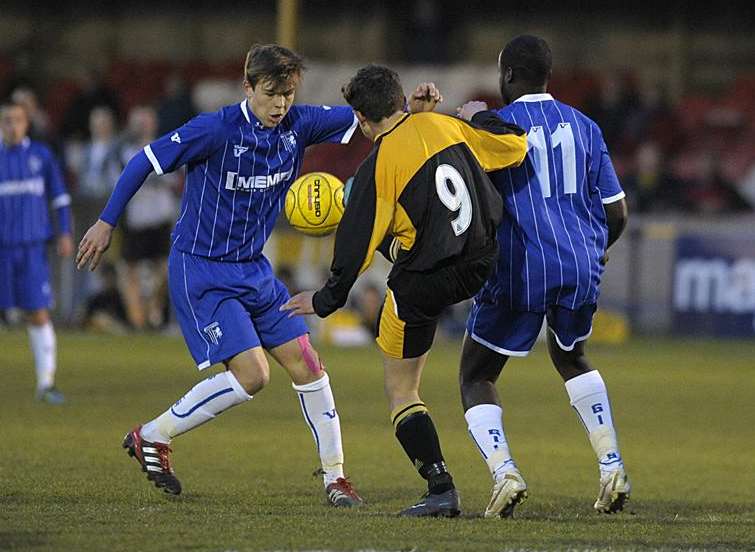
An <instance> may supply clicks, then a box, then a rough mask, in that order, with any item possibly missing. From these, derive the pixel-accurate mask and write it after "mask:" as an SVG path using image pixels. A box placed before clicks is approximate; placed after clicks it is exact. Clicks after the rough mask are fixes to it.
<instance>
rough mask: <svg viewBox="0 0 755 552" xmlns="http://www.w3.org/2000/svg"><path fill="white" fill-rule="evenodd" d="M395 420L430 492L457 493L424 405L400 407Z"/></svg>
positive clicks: (397, 433)
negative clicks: (454, 490) (451, 491)
mask: <svg viewBox="0 0 755 552" xmlns="http://www.w3.org/2000/svg"><path fill="white" fill-rule="evenodd" d="M391 420H392V421H393V427H394V428H395V429H396V438H397V439H398V440H399V443H401V446H402V447H403V448H404V451H405V452H406V455H407V456H408V457H409V460H410V461H411V463H412V464H414V467H415V468H417V471H418V472H419V474H420V475H421V476H422V477H423V478H424V479H426V480H427V489H428V492H429V493H430V494H441V493H444V492H446V491H448V490H451V489H453V488H454V483H453V478H452V477H451V474H450V473H448V468H447V467H446V463H445V462H444V461H443V453H442V452H441V450H440V441H439V440H438V433H437V432H436V431H435V425H434V424H433V420H432V418H430V414H428V412H427V407H426V406H425V405H424V403H422V402H411V403H406V404H403V405H401V406H399V407H397V408H396V409H394V410H393V412H392V413H391Z"/></svg>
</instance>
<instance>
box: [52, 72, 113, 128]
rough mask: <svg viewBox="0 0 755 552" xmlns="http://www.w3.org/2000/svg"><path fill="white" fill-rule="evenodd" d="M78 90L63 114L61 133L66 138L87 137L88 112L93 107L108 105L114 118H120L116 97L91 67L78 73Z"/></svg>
mask: <svg viewBox="0 0 755 552" xmlns="http://www.w3.org/2000/svg"><path fill="white" fill-rule="evenodd" d="M78 81H79V87H80V92H79V95H78V96H76V97H75V98H74V99H73V101H72V102H71V104H70V105H69V106H68V109H67V110H66V112H65V115H64V116H63V126H62V134H63V138H65V139H66V140H77V141H80V142H82V141H84V140H87V139H89V137H90V135H89V114H90V113H91V112H92V110H93V109H94V108H95V107H98V106H107V107H109V108H110V109H111V110H112V112H113V114H114V115H115V118H116V120H118V119H120V105H119V101H118V97H117V95H116V94H115V92H113V91H112V90H111V89H110V88H109V87H108V86H107V85H106V84H105V83H104V81H103V79H102V77H101V75H100V74H99V73H98V72H97V71H96V70H94V69H92V68H83V69H82V70H81V72H80V73H79V75H78Z"/></svg>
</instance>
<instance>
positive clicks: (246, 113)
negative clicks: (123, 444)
mask: <svg viewBox="0 0 755 552" xmlns="http://www.w3.org/2000/svg"><path fill="white" fill-rule="evenodd" d="M239 105H240V106H241V112H242V113H243V114H244V119H246V122H247V123H249V124H250V125H252V126H254V128H261V129H265V130H273V129H270V128H267V127H266V126H265V125H263V124H262V121H260V120H259V119H257V116H256V115H254V112H252V115H251V116H250V115H249V108H248V102H247V100H243V101H242V102H241V103H240V104H239ZM252 117H254V121H252ZM273 128H277V126H276V127H273Z"/></svg>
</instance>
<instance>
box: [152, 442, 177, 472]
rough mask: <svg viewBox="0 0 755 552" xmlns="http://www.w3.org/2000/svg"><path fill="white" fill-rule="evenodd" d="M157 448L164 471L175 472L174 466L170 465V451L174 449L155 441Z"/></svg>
mask: <svg viewBox="0 0 755 552" xmlns="http://www.w3.org/2000/svg"><path fill="white" fill-rule="evenodd" d="M155 448H156V449H157V455H158V456H159V457H160V467H162V469H163V472H165V473H173V468H172V467H171V465H170V453H171V452H173V449H171V448H170V447H169V446H167V445H158V444H157V443H155Z"/></svg>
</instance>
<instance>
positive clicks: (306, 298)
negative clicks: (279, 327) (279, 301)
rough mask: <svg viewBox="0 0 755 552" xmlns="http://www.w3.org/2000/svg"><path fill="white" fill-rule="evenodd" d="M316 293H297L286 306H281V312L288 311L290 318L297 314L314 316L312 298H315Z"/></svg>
mask: <svg viewBox="0 0 755 552" xmlns="http://www.w3.org/2000/svg"><path fill="white" fill-rule="evenodd" d="M314 295H315V292H314V291H302V292H301V293H297V294H296V295H294V296H293V297H292V298H291V299H289V300H288V302H286V303H285V304H283V305H281V307H280V309H279V310H281V311H284V312H285V311H288V317H289V318H291V317H292V316H294V315H297V314H314V313H315V307H314V305H313V304H312V297H314Z"/></svg>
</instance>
